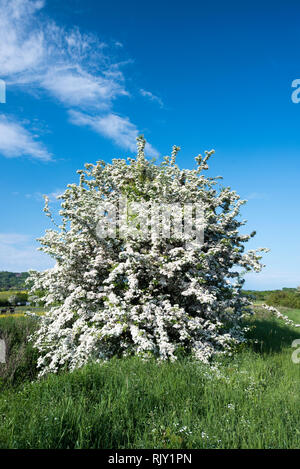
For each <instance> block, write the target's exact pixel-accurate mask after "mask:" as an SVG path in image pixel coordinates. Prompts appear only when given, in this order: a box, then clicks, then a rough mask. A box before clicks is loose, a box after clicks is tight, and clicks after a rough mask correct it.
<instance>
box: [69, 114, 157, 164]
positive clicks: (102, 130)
mask: <svg viewBox="0 0 300 469" xmlns="http://www.w3.org/2000/svg"><path fill="white" fill-rule="evenodd" d="M69 115H70V121H71V122H72V123H73V124H75V125H80V126H87V127H90V128H91V129H93V130H94V131H95V132H97V133H99V134H101V135H104V136H105V137H108V138H110V139H112V140H113V141H114V143H115V144H116V145H118V146H120V147H123V148H128V149H129V150H131V151H134V150H135V148H136V137H137V136H138V134H139V132H138V129H137V128H136V126H135V125H134V124H132V122H130V120H129V119H128V118H127V117H121V116H118V115H117V114H112V113H111V114H107V115H105V116H103V117H101V116H91V115H89V114H85V113H82V112H78V111H70V112H69ZM146 152H147V153H148V155H149V156H158V152H157V151H156V150H155V149H154V148H153V147H152V146H151V145H150V144H148V143H147V145H146Z"/></svg>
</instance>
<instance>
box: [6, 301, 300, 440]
mask: <svg viewBox="0 0 300 469" xmlns="http://www.w3.org/2000/svg"><path fill="white" fill-rule="evenodd" d="M281 311H282V312H284V313H285V314H288V315H289V316H290V317H291V318H293V319H295V320H296V321H297V322H299V323H300V311H299V310H289V309H285V308H284V309H283V308H282V309H281ZM2 321H6V322H7V324H6V325H2V330H3V329H5V330H8V329H9V321H12V322H15V323H16V324H17V323H20V321H23V326H19V327H20V329H22V327H24V324H25V323H26V321H27V319H25V318H16V319H14V318H9V319H2V320H0V329H1V324H4V323H3V322H2ZM251 324H252V325H253V326H254V329H253V330H252V331H251V334H250V336H251V338H253V339H255V340H256V343H252V344H250V345H247V346H245V347H244V349H243V350H241V351H240V352H239V353H238V354H236V355H235V356H233V357H229V358H227V359H223V360H222V361H219V362H216V363H215V365H214V367H213V368H211V367H209V366H206V365H203V364H200V363H196V362H193V361H189V360H181V361H178V362H176V363H162V364H158V363H156V362H154V361H149V362H142V361H141V360H139V359H136V358H131V359H122V360H113V361H111V362H109V363H106V364H104V365H97V364H90V365H88V366H85V367H84V368H82V369H80V370H77V371H75V372H73V373H61V374H60V375H58V376H49V377H47V378H45V379H43V380H41V381H33V378H34V376H35V371H34V360H32V355H30V353H31V352H30V353H29V349H28V353H29V356H28V357H31V362H29V363H27V365H26V363H25V364H23V371H24V370H26V366H27V373H28V374H29V379H28V377H27V380H26V381H25V383H23V384H20V380H18V379H17V380H15V381H14V380H11V381H10V383H11V384H8V385H7V383H5V382H4V381H3V387H2V391H1V392H0V447H1V448H119V449H121V448H172V449H175V448H299V447H300V423H299V408H300V394H299V385H300V364H298V365H297V364H294V363H293V362H292V360H291V354H292V352H293V351H294V349H292V348H291V343H292V341H293V340H294V339H296V338H300V331H299V329H295V328H291V327H288V326H285V325H284V324H283V323H281V322H280V321H278V320H273V319H272V318H270V317H269V316H268V314H267V313H265V312H263V311H262V310H260V308H259V307H257V315H256V316H255V317H254V318H253V319H252V320H251ZM11 326H12V323H11ZM27 327H28V328H29V329H31V328H32V327H34V326H33V325H32V324H31V325H29V324H28V325H27ZM18 340H19V344H22V343H25V348H26V347H30V345H29V344H28V343H27V342H26V335H25V334H23V335H22V334H20V337H19V339H18ZM24 341H25V342H24ZM28 357H27V358H28ZM25 362H26V361H25ZM2 366H3V365H2ZM30 370H31V371H30ZM30 373H31V374H30Z"/></svg>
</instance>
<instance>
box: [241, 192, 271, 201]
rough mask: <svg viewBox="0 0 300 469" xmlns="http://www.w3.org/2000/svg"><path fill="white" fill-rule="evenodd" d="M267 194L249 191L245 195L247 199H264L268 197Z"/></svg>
mask: <svg viewBox="0 0 300 469" xmlns="http://www.w3.org/2000/svg"><path fill="white" fill-rule="evenodd" d="M268 198H269V196H268V194H265V193H262V192H251V193H250V194H248V195H247V196H246V199H247V200H264V199H268Z"/></svg>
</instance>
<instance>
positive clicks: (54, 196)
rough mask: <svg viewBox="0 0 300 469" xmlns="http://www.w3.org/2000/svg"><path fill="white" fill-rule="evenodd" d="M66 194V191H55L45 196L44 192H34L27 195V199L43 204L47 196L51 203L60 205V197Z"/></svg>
mask: <svg viewBox="0 0 300 469" xmlns="http://www.w3.org/2000/svg"><path fill="white" fill-rule="evenodd" d="M64 192H65V189H55V190H54V191H52V192H50V193H48V194H45V193H42V192H33V193H32V194H25V197H26V199H34V200H36V201H38V202H41V201H43V200H44V199H45V195H46V196H47V197H48V199H49V200H50V201H51V202H56V203H59V202H60V200H58V197H59V196H60V195H62V194H63V193H64ZM16 195H18V194H16Z"/></svg>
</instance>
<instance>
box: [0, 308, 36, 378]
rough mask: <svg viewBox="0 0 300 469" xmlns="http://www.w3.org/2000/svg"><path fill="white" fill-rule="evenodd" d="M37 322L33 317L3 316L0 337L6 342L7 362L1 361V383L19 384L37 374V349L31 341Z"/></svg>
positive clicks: (0, 324)
mask: <svg viewBox="0 0 300 469" xmlns="http://www.w3.org/2000/svg"><path fill="white" fill-rule="evenodd" d="M36 327H37V323H36V321H35V320H34V319H31V318H9V317H7V318H1V319H0V339H4V341H5V344H6V363H0V385H1V386H2V387H3V386H5V387H6V386H11V385H18V384H20V383H21V382H23V381H26V380H33V379H34V378H35V377H36V376H37V350H35V349H34V348H33V346H32V344H31V343H30V342H29V336H30V335H31V334H32V333H33V332H34V330H35V329H36Z"/></svg>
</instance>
